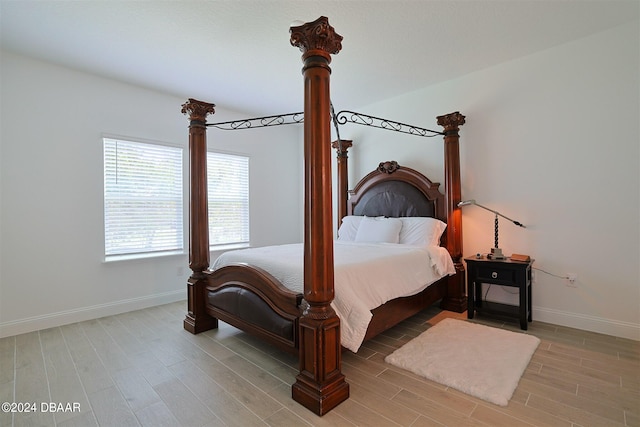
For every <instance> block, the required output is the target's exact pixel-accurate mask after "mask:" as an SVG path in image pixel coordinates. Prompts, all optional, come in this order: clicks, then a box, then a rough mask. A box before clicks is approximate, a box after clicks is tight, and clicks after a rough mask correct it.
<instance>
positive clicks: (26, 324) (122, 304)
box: [0, 290, 187, 338]
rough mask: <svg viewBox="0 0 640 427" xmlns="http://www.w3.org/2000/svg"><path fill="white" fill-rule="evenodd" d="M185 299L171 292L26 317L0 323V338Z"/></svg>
mask: <svg viewBox="0 0 640 427" xmlns="http://www.w3.org/2000/svg"><path fill="white" fill-rule="evenodd" d="M186 298H187V295H186V290H179V291H171V292H165V293H161V294H154V295H149V296H144V297H139V298H131V299H127V300H121V301H114V302H111V303H107V304H98V305H93V306H89V307H82V308H78V309H73V310H66V311H60V312H57V313H51V314H45V315H42V316H34V317H28V318H25V319H19V320H12V321H10V322H3V323H0V338H4V337H11V336H14V335H19V334H25V333H28V332H33V331H39V330H41V329H47V328H53V327H56V326H62V325H68V324H70V323H76V322H83V321H85V320H91V319H97V318H100V317H105V316H113V315H114V314H120V313H125V312H127V311H133V310H141V309H143V308H148V307H153V306H156V305H162V304H168V303H171V302H176V301H182V300H185V299H186Z"/></svg>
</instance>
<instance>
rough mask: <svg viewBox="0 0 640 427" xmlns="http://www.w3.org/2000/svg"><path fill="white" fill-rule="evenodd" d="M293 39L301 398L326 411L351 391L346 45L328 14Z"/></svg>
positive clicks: (297, 389)
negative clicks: (340, 210) (340, 66)
mask: <svg viewBox="0 0 640 427" xmlns="http://www.w3.org/2000/svg"><path fill="white" fill-rule="evenodd" d="M289 32H290V34H291V45H293V46H295V47H298V48H300V50H301V51H302V61H303V63H304V66H303V67H302V74H303V76H304V166H305V173H304V175H305V200H304V214H305V224H304V226H305V227H304V299H305V301H306V304H303V306H304V310H303V313H302V316H301V317H300V321H299V331H300V341H299V343H300V346H299V355H300V373H299V374H298V376H297V377H296V382H295V383H294V384H293V386H292V388H291V395H292V397H293V399H294V400H295V401H297V402H298V403H300V404H302V405H303V406H305V407H306V408H308V409H309V410H311V411H313V412H315V413H316V414H318V415H323V414H325V413H327V412H329V411H330V410H331V409H333V408H334V407H336V406H337V405H339V404H340V403H341V402H343V401H344V400H346V399H347V398H348V397H349V384H348V383H347V382H346V381H345V378H344V375H343V374H342V372H341V351H342V347H341V345H340V319H339V318H338V316H337V315H336V313H335V311H334V310H333V308H332V307H331V305H330V304H331V301H333V298H334V270H333V240H334V237H333V218H332V216H333V215H332V202H331V200H332V192H331V123H330V97H329V75H330V74H331V69H330V68H329V63H330V62H331V54H337V53H338V52H340V49H341V48H342V45H341V43H340V42H341V41H342V36H340V35H338V34H337V33H336V32H335V31H334V29H333V27H331V26H330V25H329V21H328V19H327V18H326V17H324V16H322V17H320V18H318V19H317V20H315V21H314V22H309V23H306V24H303V25H300V26H295V27H291V28H290V30H289Z"/></svg>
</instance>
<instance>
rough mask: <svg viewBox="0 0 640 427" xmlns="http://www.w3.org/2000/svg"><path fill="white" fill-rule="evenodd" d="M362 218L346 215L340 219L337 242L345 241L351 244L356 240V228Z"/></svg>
mask: <svg viewBox="0 0 640 427" xmlns="http://www.w3.org/2000/svg"><path fill="white" fill-rule="evenodd" d="M362 218H364V217H363V216H359V215H348V216H345V217H344V218H342V224H340V227H338V240H347V241H351V242H353V241H354V240H356V233H357V232H358V226H359V225H360V221H362Z"/></svg>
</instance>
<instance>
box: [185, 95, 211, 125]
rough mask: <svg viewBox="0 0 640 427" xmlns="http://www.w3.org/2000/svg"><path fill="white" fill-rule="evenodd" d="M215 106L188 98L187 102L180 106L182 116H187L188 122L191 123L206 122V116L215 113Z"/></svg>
mask: <svg viewBox="0 0 640 427" xmlns="http://www.w3.org/2000/svg"><path fill="white" fill-rule="evenodd" d="M215 106H216V105H215V104H210V103H208V102H203V101H198V100H197V99H193V98H189V99H188V100H187V102H185V103H184V104H182V114H184V115H187V116H189V120H191V121H192V122H193V121H198V122H206V121H207V116H208V115H209V114H214V113H215V112H216V110H215Z"/></svg>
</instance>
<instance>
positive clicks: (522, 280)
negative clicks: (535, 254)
mask: <svg viewBox="0 0 640 427" xmlns="http://www.w3.org/2000/svg"><path fill="white" fill-rule="evenodd" d="M517 276H519V277H518V280H517V282H518V284H519V286H518V289H519V293H520V329H522V330H525V331H526V330H527V328H528V326H529V325H528V324H527V317H528V315H527V311H528V310H529V302H530V301H531V299H530V298H528V295H529V286H528V280H527V273H526V272H524V271H523V272H522V273H520V272H518V273H517Z"/></svg>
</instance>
